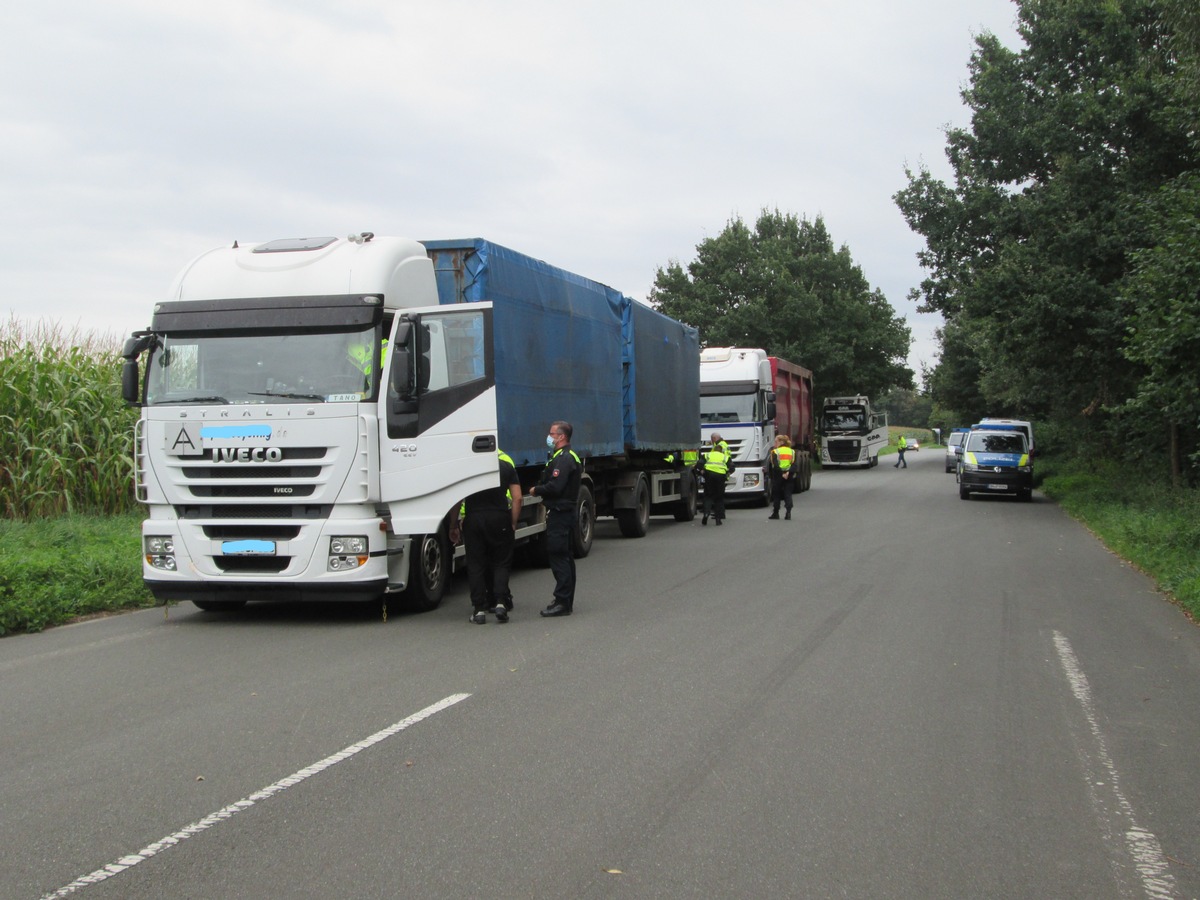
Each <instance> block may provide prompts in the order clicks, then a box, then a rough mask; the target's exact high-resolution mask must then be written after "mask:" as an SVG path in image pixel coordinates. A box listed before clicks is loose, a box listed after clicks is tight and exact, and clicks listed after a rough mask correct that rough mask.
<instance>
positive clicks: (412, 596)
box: [401, 528, 451, 612]
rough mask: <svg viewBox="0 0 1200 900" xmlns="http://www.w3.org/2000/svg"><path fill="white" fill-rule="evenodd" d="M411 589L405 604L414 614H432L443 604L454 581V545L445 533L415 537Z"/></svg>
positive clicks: (440, 530)
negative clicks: (451, 567) (452, 551)
mask: <svg viewBox="0 0 1200 900" xmlns="http://www.w3.org/2000/svg"><path fill="white" fill-rule="evenodd" d="M412 546H413V558H412V560H411V561H410V562H409V570H408V576H409V581H408V587H407V588H405V590H404V593H403V594H402V595H401V603H403V604H404V606H406V607H407V608H408V609H410V610H412V611H413V612H428V611H429V610H431V609H435V608H436V607H437V605H438V604H439V603H441V602H442V596H443V595H444V594H445V593H446V582H447V581H448V580H449V578H450V564H451V556H450V554H451V550H450V541H449V539H448V538H447V537H446V533H445V530H444V529H441V528H439V529H438V531H437V533H435V534H423V535H416V536H414V537H413V542H412Z"/></svg>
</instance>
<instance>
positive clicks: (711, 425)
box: [700, 347, 775, 502]
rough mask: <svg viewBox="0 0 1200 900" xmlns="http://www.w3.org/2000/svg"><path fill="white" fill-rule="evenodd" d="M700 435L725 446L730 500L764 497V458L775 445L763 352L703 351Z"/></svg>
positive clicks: (768, 368)
mask: <svg viewBox="0 0 1200 900" xmlns="http://www.w3.org/2000/svg"><path fill="white" fill-rule="evenodd" d="M700 430H701V434H702V436H703V438H704V442H705V444H710V443H711V442H712V436H713V435H714V434H719V435H721V439H722V440H723V441H725V443H727V444H729V453H730V455H731V456H732V457H733V471H732V472H731V473H730V475H729V481H728V483H727V485H726V487H725V495H726V496H727V497H729V498H731V499H737V498H751V497H753V498H755V499H758V500H761V501H763V502H765V501H766V500H767V499H768V498H769V497H770V485H769V483H768V481H767V453H768V452H769V451H770V449H771V448H772V447H773V446H775V395H774V394H773V393H772V392H771V363H770V361H769V359H768V357H767V353H766V351H765V350H761V349H755V348H748V347H705V348H704V349H703V350H701V351H700Z"/></svg>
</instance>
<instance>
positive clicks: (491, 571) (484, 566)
mask: <svg viewBox="0 0 1200 900" xmlns="http://www.w3.org/2000/svg"><path fill="white" fill-rule="evenodd" d="M496 455H497V457H498V462H499V476H500V477H499V478H498V479H497V482H496V487H490V488H485V489H484V490H482V491H477V492H475V493H474V494H472V495H471V496H469V497H468V498H467V499H466V500H464V501H463V503H462V507H461V508H460V510H459V520H458V522H457V524H455V525H454V527H452V528H451V529H450V540H452V541H454V542H455V543H457V542H458V538H459V535H460V534H461V535H462V537H463V541H464V543H465V544H466V554H467V584H468V585H469V587H470V590H471V607H472V609H471V618H470V619H469V620H468V621H470V622H472V623H473V624H475V625H484V624H486V623H487V614H488V613H489V612H490V613H491V614H492V615H494V616H495V617H496V621H498V622H507V621H508V614H509V612H510V611H511V610H512V608H513V599H512V591H510V590H509V587H508V574H509V572H510V571H511V570H512V557H513V545H514V543H515V540H516V532H517V521H518V520H519V519H520V517H521V500H522V497H521V480H520V478H518V477H517V469H516V466H515V465H514V464H513V461H512V457H510V456H509V455H508V454H507V453H505V452H504V451H503V450H497V451H496Z"/></svg>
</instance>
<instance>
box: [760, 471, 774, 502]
mask: <svg viewBox="0 0 1200 900" xmlns="http://www.w3.org/2000/svg"><path fill="white" fill-rule="evenodd" d="M762 484H763V492H762V499H760V500H759V501H758V505H759V506H761V507H763V508H764V509H765V508H766V507H768V506H770V505H771V495H772V494H773V493H774V491H773V490H772V487H773V485H772V484H771V476H770V475H769V474H767V473H766V472H763V482H762Z"/></svg>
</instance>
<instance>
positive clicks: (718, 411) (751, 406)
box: [700, 394, 761, 425]
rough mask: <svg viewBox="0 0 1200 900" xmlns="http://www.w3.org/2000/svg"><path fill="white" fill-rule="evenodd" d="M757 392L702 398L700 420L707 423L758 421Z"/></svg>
mask: <svg viewBox="0 0 1200 900" xmlns="http://www.w3.org/2000/svg"><path fill="white" fill-rule="evenodd" d="M757 397H758V395H757V394H723V395H720V396H711V397H701V398H700V421H701V422H702V423H707V424H710V425H711V424H715V423H717V422H722V423H726V422H757V421H758V420H759V419H760V418H761V417H760V416H759V415H758V404H757V402H756V401H757Z"/></svg>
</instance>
